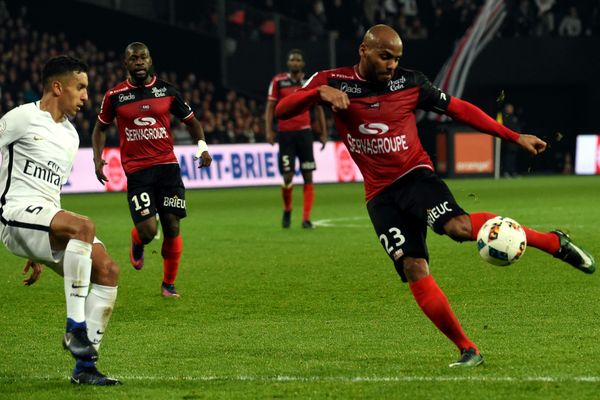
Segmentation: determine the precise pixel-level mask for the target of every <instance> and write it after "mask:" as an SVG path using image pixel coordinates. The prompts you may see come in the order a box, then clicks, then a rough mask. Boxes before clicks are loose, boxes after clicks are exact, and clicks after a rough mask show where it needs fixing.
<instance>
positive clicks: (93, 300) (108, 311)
mask: <svg viewBox="0 0 600 400" xmlns="http://www.w3.org/2000/svg"><path fill="white" fill-rule="evenodd" d="M116 300H117V287H116V286H103V285H98V284H97V283H92V285H91V288H90V293H89V294H88V297H87V300H86V301H85V319H86V322H87V335H88V338H89V339H90V341H91V342H92V343H93V344H94V347H95V348H96V350H98V348H99V347H100V342H102V337H103V336H104V332H105V330H106V325H108V321H109V320H110V316H111V315H112V311H113V307H114V306H115V301H116Z"/></svg>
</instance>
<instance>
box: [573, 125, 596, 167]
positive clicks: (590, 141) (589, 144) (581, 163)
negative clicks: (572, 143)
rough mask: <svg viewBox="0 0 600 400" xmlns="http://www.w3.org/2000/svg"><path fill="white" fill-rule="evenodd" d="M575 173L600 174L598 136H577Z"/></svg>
mask: <svg viewBox="0 0 600 400" xmlns="http://www.w3.org/2000/svg"><path fill="white" fill-rule="evenodd" d="M575 173H576V174H578V175H594V174H600V135H578V136H577V150H576V152H575Z"/></svg>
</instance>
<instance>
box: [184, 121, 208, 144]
mask: <svg viewBox="0 0 600 400" xmlns="http://www.w3.org/2000/svg"><path fill="white" fill-rule="evenodd" d="M184 123H185V126H186V128H187V130H188V132H189V133H190V136H191V137H192V139H194V140H195V141H196V142H197V141H198V140H206V139H205V137H204V129H203V128H202V123H200V121H198V119H197V118H196V117H194V118H191V119H189V120H188V121H185V122H184Z"/></svg>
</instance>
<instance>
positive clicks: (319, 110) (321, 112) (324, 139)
mask: <svg viewBox="0 0 600 400" xmlns="http://www.w3.org/2000/svg"><path fill="white" fill-rule="evenodd" d="M315 109H316V111H317V120H318V121H319V126H320V127H321V135H320V137H319V141H320V142H321V144H322V146H321V150H323V149H324V148H325V143H327V121H326V119H325V111H324V110H323V107H321V106H317V107H315Z"/></svg>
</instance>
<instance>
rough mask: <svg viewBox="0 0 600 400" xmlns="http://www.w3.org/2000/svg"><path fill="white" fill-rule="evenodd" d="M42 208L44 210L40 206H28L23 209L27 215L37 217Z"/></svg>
mask: <svg viewBox="0 0 600 400" xmlns="http://www.w3.org/2000/svg"><path fill="white" fill-rule="evenodd" d="M42 208H44V207H42V206H37V207H34V206H28V207H27V208H26V209H25V211H27V212H28V213H32V214H35V215H38V214H39V213H40V211H42Z"/></svg>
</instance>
